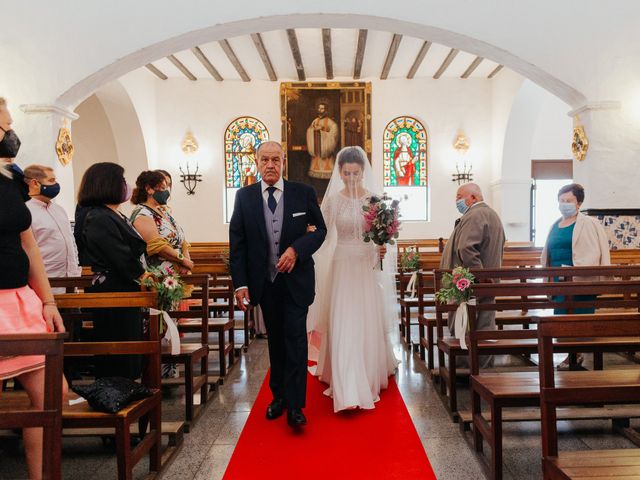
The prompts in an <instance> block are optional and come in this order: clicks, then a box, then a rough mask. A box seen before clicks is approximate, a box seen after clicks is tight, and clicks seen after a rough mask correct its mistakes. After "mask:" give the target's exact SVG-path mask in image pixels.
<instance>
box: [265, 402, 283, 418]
mask: <svg viewBox="0 0 640 480" xmlns="http://www.w3.org/2000/svg"><path fill="white" fill-rule="evenodd" d="M283 413H284V400H282V399H281V398H277V399H275V400H273V401H272V402H271V403H270V404H269V406H268V407H267V419H269V420H275V419H276V418H278V417H280V416H281V415H282V414H283Z"/></svg>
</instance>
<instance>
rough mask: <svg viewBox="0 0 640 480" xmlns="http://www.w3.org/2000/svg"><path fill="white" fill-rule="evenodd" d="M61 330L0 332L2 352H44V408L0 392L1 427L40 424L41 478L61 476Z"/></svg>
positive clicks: (17, 396) (62, 337)
mask: <svg viewBox="0 0 640 480" xmlns="http://www.w3.org/2000/svg"><path fill="white" fill-rule="evenodd" d="M64 337H65V334H64V333H43V334H16V335H0V352H2V354H3V355H7V356H8V355H16V356H20V355H44V356H45V367H44V377H45V378H44V385H43V388H44V408H43V409H42V410H34V409H33V408H32V407H31V402H30V401H29V399H28V398H27V397H26V396H25V395H22V394H20V395H13V394H12V393H9V392H0V429H1V428H29V427H42V435H43V438H42V440H43V445H44V448H45V449H46V451H44V452H43V458H42V478H44V479H50V480H60V479H61V478H62V470H61V456H62V356H63V341H64Z"/></svg>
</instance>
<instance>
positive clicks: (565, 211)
mask: <svg viewBox="0 0 640 480" xmlns="http://www.w3.org/2000/svg"><path fill="white" fill-rule="evenodd" d="M558 209H559V210H560V213H561V214H562V216H563V217H564V218H570V217H573V216H574V215H575V214H576V212H577V211H578V206H577V205H576V204H575V203H565V202H560V203H559V204H558Z"/></svg>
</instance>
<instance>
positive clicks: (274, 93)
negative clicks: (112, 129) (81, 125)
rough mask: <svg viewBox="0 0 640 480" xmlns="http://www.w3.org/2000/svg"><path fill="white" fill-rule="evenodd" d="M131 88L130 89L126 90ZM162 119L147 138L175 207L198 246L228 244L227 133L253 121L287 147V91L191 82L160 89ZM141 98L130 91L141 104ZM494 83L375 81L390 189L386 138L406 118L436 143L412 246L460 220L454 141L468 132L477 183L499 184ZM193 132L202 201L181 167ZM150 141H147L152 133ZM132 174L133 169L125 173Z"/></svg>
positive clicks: (376, 134)
mask: <svg viewBox="0 0 640 480" xmlns="http://www.w3.org/2000/svg"><path fill="white" fill-rule="evenodd" d="M124 83H125V85H126V82H124ZM155 91H156V104H155V111H156V114H157V117H156V118H155V120H154V119H153V118H152V116H150V115H148V112H147V113H145V114H140V115H139V118H140V120H141V128H142V130H143V131H144V132H147V131H150V130H153V125H151V126H150V125H149V124H154V123H155V131H156V134H157V140H158V141H157V153H156V154H157V157H156V158H155V159H154V158H152V157H151V156H150V160H149V161H150V163H151V164H153V165H155V167H156V168H164V169H166V170H168V171H169V172H171V174H172V175H173V176H174V182H175V186H174V189H173V196H172V199H171V201H170V203H171V206H172V208H173V211H174V213H175V216H176V218H177V219H178V221H179V222H180V223H181V224H182V226H183V228H184V229H185V231H186V232H187V235H188V238H189V239H190V240H191V241H225V240H227V235H228V234H227V226H226V225H225V223H224V205H223V198H224V150H223V149H224V139H223V135H224V131H225V129H226V127H227V125H228V124H229V123H230V122H231V121H232V120H234V119H235V118H236V117H239V116H242V115H250V116H254V117H256V118H258V119H259V120H261V121H262V122H264V124H265V125H266V126H267V128H268V129H269V133H270V136H271V138H272V139H273V140H277V141H279V140H280V125H281V123H280V105H279V101H280V96H279V83H275V82H259V81H252V82H251V83H242V82H232V81H225V82H215V81H213V80H211V81H206V80H205V81H202V80H200V81H198V82H190V81H188V80H186V79H185V80H182V79H169V80H167V81H163V82H160V81H159V82H157V83H156V86H155ZM139 93H140V92H135V91H133V90H129V95H130V96H131V99H132V102H133V103H134V104H137V102H138V98H137V95H138V94H139ZM491 108H492V105H491V82H489V81H487V80H484V79H467V80H458V79H441V80H438V81H435V80H412V81H406V80H387V81H384V82H382V81H377V80H374V81H373V93H372V117H373V118H372V129H373V132H372V140H373V151H374V154H373V167H374V171H375V172H376V174H377V176H378V184H379V185H380V189H382V187H381V186H382V164H381V162H382V131H383V129H384V127H385V126H386V124H387V123H388V122H389V121H390V120H392V119H393V118H395V117H396V116H399V115H413V116H415V117H416V118H418V119H419V120H420V121H422V122H423V124H424V125H425V127H426V128H427V132H428V135H429V140H428V141H429V142H430V143H429V145H428V149H429V175H430V185H431V195H430V197H431V198H430V206H431V221H430V222H416V223H408V222H407V223H406V224H405V225H404V228H403V232H402V236H403V237H405V238H417V237H423V238H434V237H439V236H445V237H446V236H448V235H449V233H450V232H451V230H452V228H453V222H454V219H455V218H456V217H457V212H456V209H455V190H456V188H457V185H456V184H455V183H454V182H452V181H451V173H452V172H453V171H454V169H455V151H454V150H453V148H452V144H453V141H454V139H455V137H456V133H457V132H458V130H459V129H461V128H462V129H464V131H465V133H466V135H467V137H468V138H469V141H470V143H471V149H470V150H469V153H468V156H469V158H470V159H471V161H472V162H473V167H474V168H473V170H474V178H475V180H476V181H477V182H478V183H479V184H480V185H481V186H482V187H483V188H484V190H485V191H487V192H488V191H489V184H490V181H491V149H492V145H491V142H492V136H491ZM187 130H191V131H192V132H193V134H194V136H195V137H196V139H197V141H198V143H199V146H200V149H199V151H198V152H197V153H196V154H195V155H193V156H190V158H189V159H188V160H189V162H190V164H191V165H192V166H193V165H194V164H195V163H196V162H197V163H198V165H199V168H200V173H202V175H203V182H202V183H200V184H199V185H198V186H197V188H196V194H195V195H186V191H185V189H184V187H183V186H182V185H181V184H180V183H179V175H180V171H179V166H180V165H181V164H182V165H183V166H184V163H185V162H186V161H187V156H186V155H185V154H184V153H183V152H182V151H181V149H180V145H181V142H182V139H183V137H184V135H185V133H186V131H187ZM145 135H146V133H145ZM125 168H127V167H126V166H125Z"/></svg>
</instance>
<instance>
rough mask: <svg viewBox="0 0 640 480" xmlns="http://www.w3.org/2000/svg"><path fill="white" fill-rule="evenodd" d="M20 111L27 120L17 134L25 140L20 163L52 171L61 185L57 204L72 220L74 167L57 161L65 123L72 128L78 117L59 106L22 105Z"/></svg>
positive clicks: (74, 201)
mask: <svg viewBox="0 0 640 480" xmlns="http://www.w3.org/2000/svg"><path fill="white" fill-rule="evenodd" d="M20 109H21V110H22V111H23V112H24V113H25V119H24V122H23V123H22V125H21V127H20V131H19V132H17V133H18V135H19V136H20V140H21V141H22V146H21V147H20V153H19V155H18V158H17V159H16V160H17V163H18V164H19V165H20V167H22V168H24V167H26V166H27V165H31V164H34V163H37V164H40V165H46V166H48V167H51V168H53V169H54V170H55V172H56V178H57V180H58V182H59V183H60V186H61V190H60V195H58V197H57V198H56V202H57V203H58V204H59V205H61V206H62V207H63V208H64V209H65V210H66V212H67V215H69V218H70V219H73V216H74V210H75V205H76V199H75V192H74V183H73V167H72V165H71V163H70V164H68V165H66V166H63V165H62V164H61V163H60V162H59V161H58V156H57V155H56V141H57V140H58V132H59V130H60V128H61V127H62V126H63V125H64V123H65V120H66V121H67V127H68V128H69V129H71V121H72V120H76V119H77V118H78V115H77V114H76V113H74V112H72V111H70V110H67V109H64V108H60V107H58V106H57V105H20Z"/></svg>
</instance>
